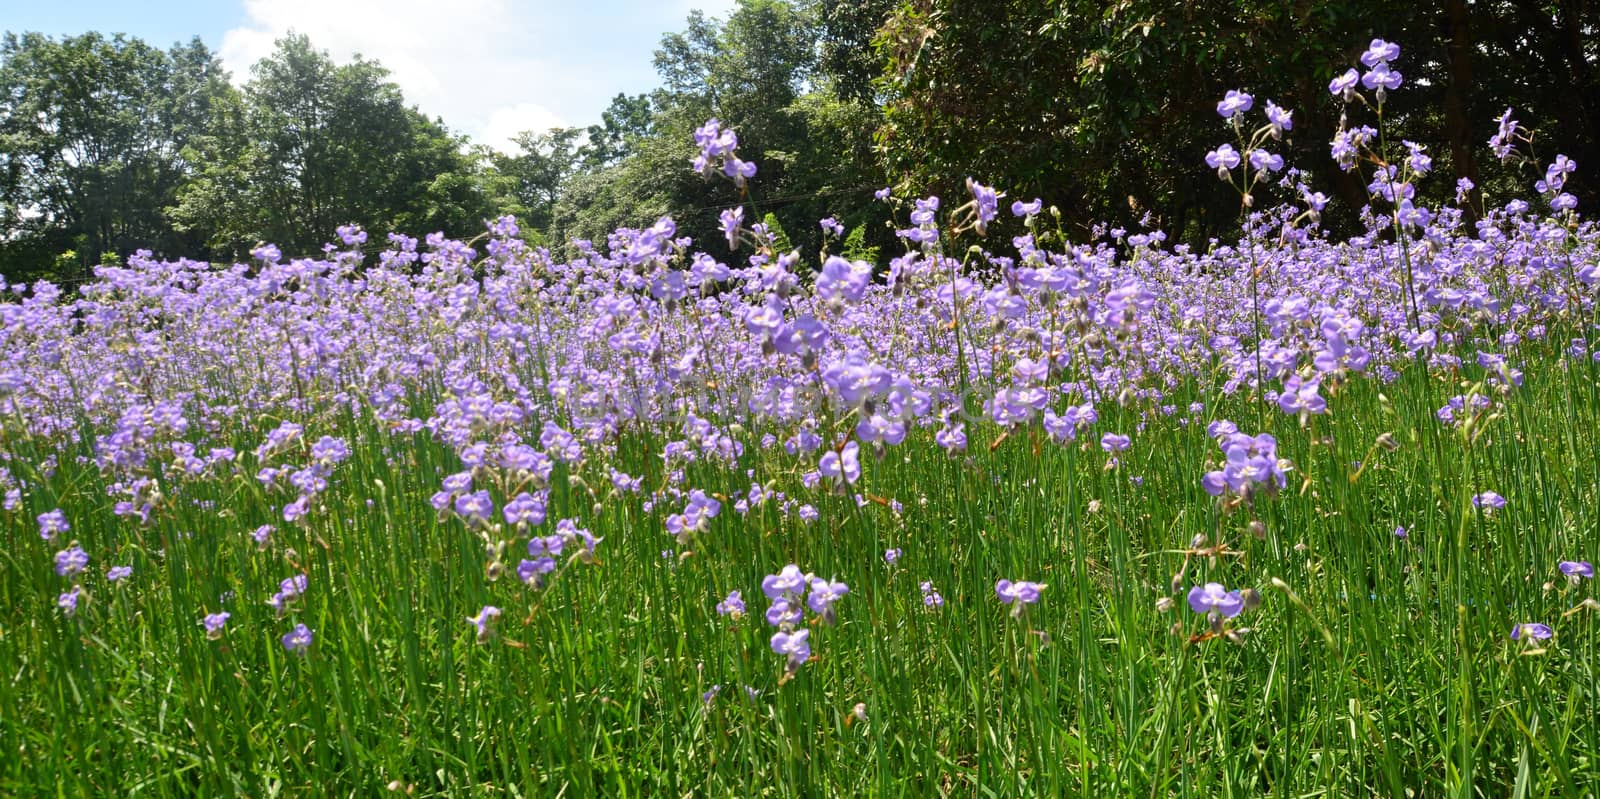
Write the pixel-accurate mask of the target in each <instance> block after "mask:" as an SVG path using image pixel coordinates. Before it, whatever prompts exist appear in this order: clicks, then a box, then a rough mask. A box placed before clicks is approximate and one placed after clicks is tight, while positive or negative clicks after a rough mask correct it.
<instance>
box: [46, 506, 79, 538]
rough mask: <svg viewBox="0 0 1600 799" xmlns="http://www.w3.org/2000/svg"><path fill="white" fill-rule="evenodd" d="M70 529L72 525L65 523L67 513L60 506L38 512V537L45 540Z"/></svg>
mask: <svg viewBox="0 0 1600 799" xmlns="http://www.w3.org/2000/svg"><path fill="white" fill-rule="evenodd" d="M71 529H72V525H70V524H67V515H66V514H65V513H62V512H61V509H60V508H56V509H55V510H50V511H45V512H44V513H41V514H39V537H40V538H43V539H44V540H46V541H49V540H50V539H52V538H55V537H56V536H57V535H60V534H61V533H64V532H66V531H68V530H71Z"/></svg>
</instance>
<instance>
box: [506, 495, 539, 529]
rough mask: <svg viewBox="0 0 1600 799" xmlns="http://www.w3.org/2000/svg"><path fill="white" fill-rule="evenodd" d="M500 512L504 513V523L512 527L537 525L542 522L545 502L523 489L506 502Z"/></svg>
mask: <svg viewBox="0 0 1600 799" xmlns="http://www.w3.org/2000/svg"><path fill="white" fill-rule="evenodd" d="M502 513H503V514H504V515H505V519H506V524H509V525H511V526H513V527H518V528H524V527H528V526H530V525H531V526H534V527H537V526H539V525H541V524H544V519H545V504H544V502H543V501H541V500H539V499H538V498H536V497H533V496H531V495H529V494H528V493H527V492H526V491H524V492H522V493H520V494H518V495H517V496H516V497H515V498H514V499H512V500H511V501H510V502H507V503H506V506H505V508H503V509H502Z"/></svg>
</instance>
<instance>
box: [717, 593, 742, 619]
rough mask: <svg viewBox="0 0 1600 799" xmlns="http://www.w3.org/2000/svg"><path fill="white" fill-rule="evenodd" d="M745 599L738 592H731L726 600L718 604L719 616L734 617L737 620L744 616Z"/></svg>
mask: <svg viewBox="0 0 1600 799" xmlns="http://www.w3.org/2000/svg"><path fill="white" fill-rule="evenodd" d="M744 611H745V608H744V597H743V596H740V594H739V592H738V591H729V592H728V596H727V598H726V599H723V600H722V601H721V602H718V603H717V614H718V615H720V616H732V617H734V618H735V619H737V618H739V617H740V616H743V615H744Z"/></svg>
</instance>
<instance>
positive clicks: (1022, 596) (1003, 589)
mask: <svg viewBox="0 0 1600 799" xmlns="http://www.w3.org/2000/svg"><path fill="white" fill-rule="evenodd" d="M1044 589H1045V586H1044V585H1043V584H1042V583H1030V582H1028V581H1026V580H1019V581H1017V582H1011V581H1010V580H1001V581H1000V582H998V583H995V586H994V592H995V594H996V595H997V596H999V597H1000V601H1001V602H1002V603H1003V604H1007V605H1012V606H1013V610H1012V613H1013V614H1016V615H1021V614H1022V608H1023V606H1024V605H1032V604H1034V603H1036V602H1038V601H1039V592H1040V591H1043V590H1044Z"/></svg>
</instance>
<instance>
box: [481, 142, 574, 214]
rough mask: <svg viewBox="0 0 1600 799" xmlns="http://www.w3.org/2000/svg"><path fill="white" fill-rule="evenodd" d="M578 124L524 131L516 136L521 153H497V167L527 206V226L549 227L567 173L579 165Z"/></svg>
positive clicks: (495, 162)
mask: <svg viewBox="0 0 1600 799" xmlns="http://www.w3.org/2000/svg"><path fill="white" fill-rule="evenodd" d="M582 133H583V131H581V130H579V129H578V128H551V129H550V130H548V131H546V132H544V133H539V134H535V133H534V132H533V131H524V132H522V133H519V134H517V136H516V137H515V138H514V139H512V141H513V142H515V143H516V145H517V147H518V149H520V150H521V152H520V153H518V154H517V155H514V156H513V155H496V156H495V157H494V165H495V169H497V170H498V171H499V172H500V174H502V175H504V176H505V177H506V178H507V179H508V180H509V181H510V182H511V185H512V192H513V193H514V194H515V196H516V197H517V200H518V201H519V203H520V204H521V205H522V207H523V208H524V209H526V213H525V216H526V219H525V220H524V222H525V224H526V226H527V227H531V228H534V229H536V230H541V231H542V230H546V229H548V228H549V227H550V219H551V211H552V209H553V208H554V207H555V204H556V200H558V199H560V197H561V191H562V189H563V188H565V186H566V182H567V177H568V176H570V175H571V174H572V173H573V172H574V171H575V170H576V169H577V168H578V153H579V149H578V145H577V142H578V137H579V136H581V135H582Z"/></svg>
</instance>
